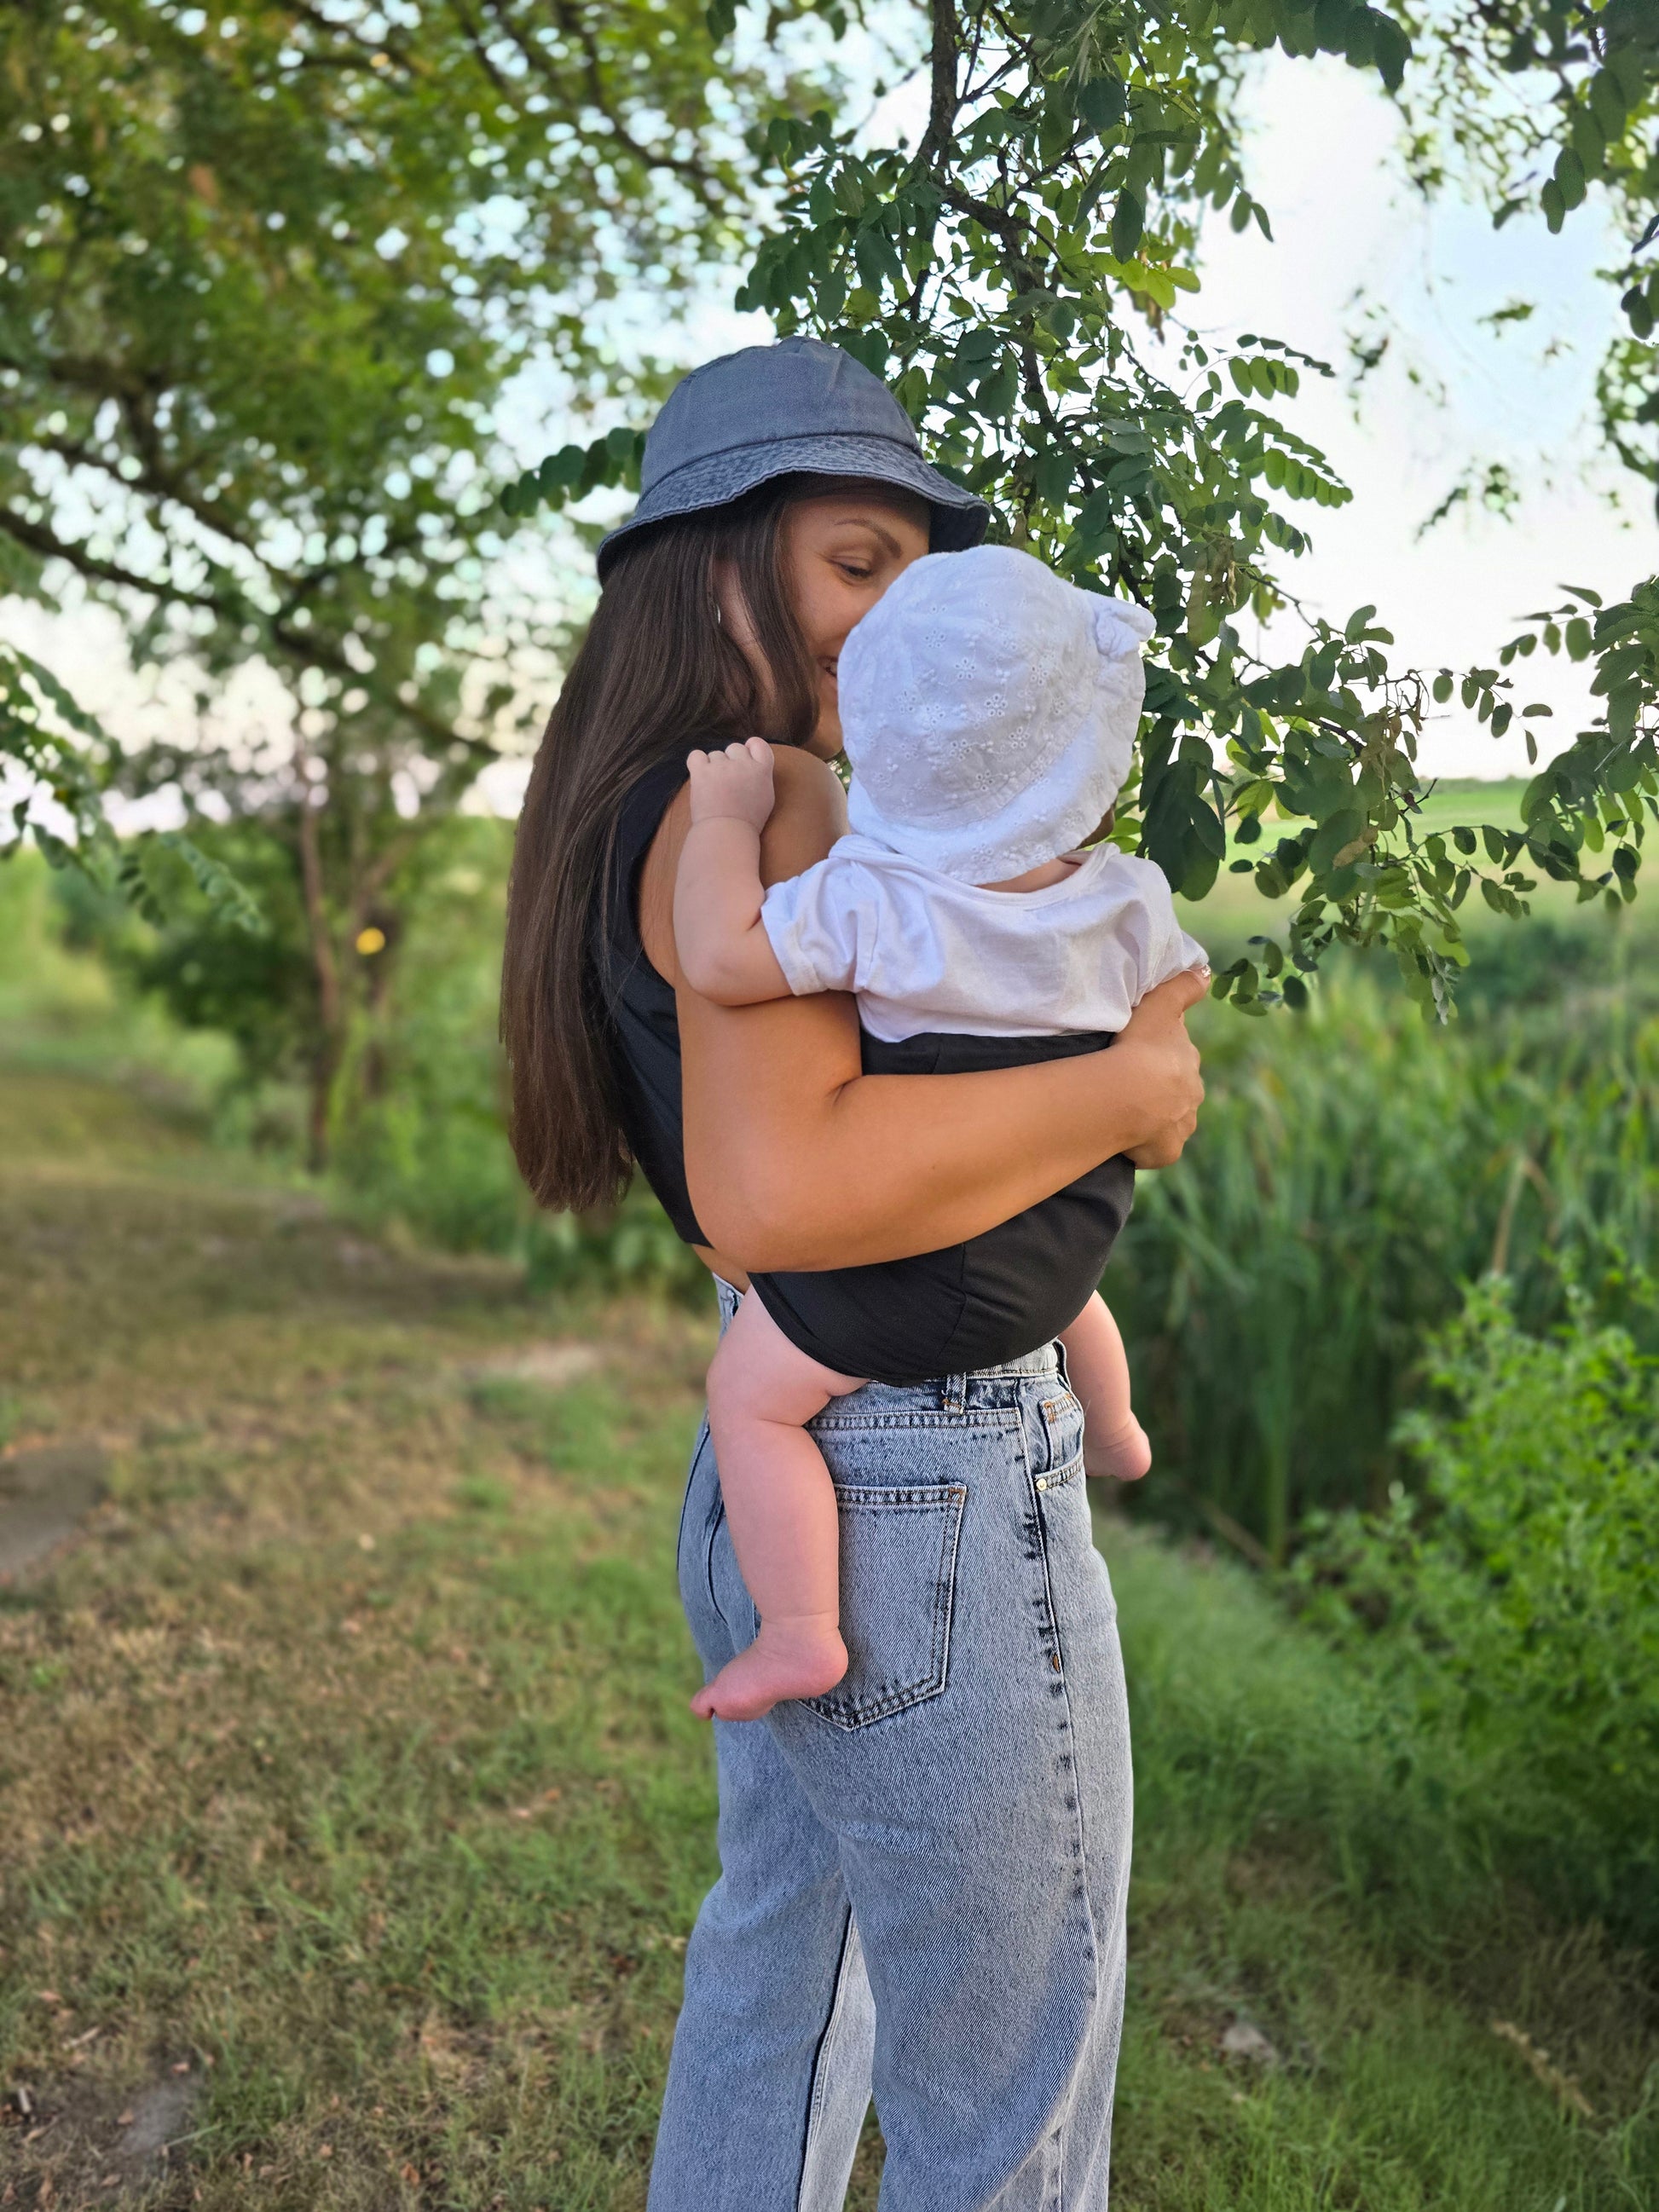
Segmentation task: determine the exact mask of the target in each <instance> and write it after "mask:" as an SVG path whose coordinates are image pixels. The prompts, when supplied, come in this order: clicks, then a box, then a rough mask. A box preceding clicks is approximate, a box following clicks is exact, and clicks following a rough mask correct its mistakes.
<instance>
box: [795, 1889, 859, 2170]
mask: <svg viewBox="0 0 1659 2212" xmlns="http://www.w3.org/2000/svg"><path fill="white" fill-rule="evenodd" d="M852 1933H853V1908H852V1905H851V1904H850V1903H849V1904H848V1907H847V1916H846V1918H845V1919H844V1920H843V1921H842V1929H841V1948H840V1950H839V1951H838V1952H837V1953H836V1971H835V1973H834V1975H833V1977H832V1978H831V1980H830V1984H829V2010H828V2011H827V2012H826V2013H825V2015H824V2016H823V2027H822V2028H821V2029H820V2030H819V2032H818V2039H817V2047H816V2048H815V2049H814V2051H813V2052H812V2080H811V2094H810V2095H809V2096H808V2098H807V2100H806V2124H805V2127H804V2128H803V2129H802V2130H801V2139H800V2174H799V2179H798V2180H797V2181H796V2184H795V2212H801V2196H802V2192H803V2191H805V2187H806V2166H807V2159H808V2156H809V2154H810V2153H811V2148H812V2131H813V2130H814V2129H815V2128H816V2127H817V2124H818V2121H819V2119H820V2118H821V2117H822V2114H823V2099H824V2075H823V2058H824V2053H825V2051H827V2050H828V2049H829V2039H830V2037H831V2036H832V2035H833V2034H834V2033H835V2030H836V2021H837V2020H838V2019H839V2018H840V2016H841V2008H842V1999H843V1998H844V1997H845V1996H846V1993H847V1992H846V1987H845V1983H846V1975H847V1952H848V1944H849V1942H851V1940H852Z"/></svg>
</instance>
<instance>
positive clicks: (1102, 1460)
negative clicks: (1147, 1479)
mask: <svg viewBox="0 0 1659 2212" xmlns="http://www.w3.org/2000/svg"><path fill="white" fill-rule="evenodd" d="M1151 1465H1152V1444H1151V1443H1150V1442H1149V1440H1148V1438H1147V1435H1146V1430H1145V1429H1143V1428H1142V1427H1141V1425H1140V1424H1139V1421H1138V1420H1136V1419H1135V1417H1134V1415H1133V1413H1131V1414H1130V1416H1129V1418H1128V1419H1127V1421H1126V1422H1125V1423H1124V1425H1123V1426H1122V1427H1121V1429H1115V1430H1114V1431H1113V1432H1112V1434H1111V1435H1110V1436H1109V1437H1097V1436H1096V1435H1095V1434H1094V1432H1093V1431H1092V1430H1091V1429H1090V1427H1089V1426H1088V1425H1087V1423H1086V1422H1085V1425H1084V1430H1083V1471H1084V1473H1085V1474H1090V1475H1095V1476H1104V1475H1109V1476H1110V1478H1111V1480H1113V1481H1114V1482H1139V1480H1140V1478H1141V1476H1142V1475H1143V1474H1146V1470H1147V1468H1149V1467H1150V1466H1151Z"/></svg>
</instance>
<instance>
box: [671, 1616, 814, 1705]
mask: <svg viewBox="0 0 1659 2212" xmlns="http://www.w3.org/2000/svg"><path fill="white" fill-rule="evenodd" d="M846 1672H847V1646H846V1645H845V1644H843V1643H842V1640H841V1631H840V1629H839V1628H838V1627H837V1626H836V1616H835V1614H834V1613H800V1614H797V1615H794V1616H793V1617H792V1616H789V1615H784V1616H782V1617H781V1618H778V1619H775V1620H763V1622H762V1623H761V1631H760V1634H759V1635H758V1636H757V1638H755V1640H754V1642H753V1643H752V1644H750V1647H749V1649H748V1650H746V1651H739V1652H738V1656H737V1657H736V1658H735V1659H731V1660H728V1661H727V1662H726V1665H725V1666H724V1667H722V1668H720V1673H719V1674H716V1675H715V1677H714V1680H713V1681H712V1682H708V1683H706V1684H705V1685H704V1686H703V1687H702V1689H701V1690H699V1691H698V1692H697V1694H696V1697H695V1698H693V1699H692V1700H691V1710H692V1711H693V1712H694V1713H696V1716H697V1717H698V1719H699V1720H705V1721H706V1720H710V1719H720V1720H723V1721H757V1720H759V1718H760V1717H761V1716H762V1714H763V1713H769V1712H770V1711H771V1710H772V1708H773V1706H774V1705H781V1703H782V1701H783V1700H784V1699H786V1698H821V1697H822V1696H823V1693H824V1692H825V1691H826V1690H833V1689H834V1688H835V1686H836V1683H837V1682H839V1681H840V1680H841V1678H842V1675H843V1674H845V1673H846Z"/></svg>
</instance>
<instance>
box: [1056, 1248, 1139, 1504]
mask: <svg viewBox="0 0 1659 2212" xmlns="http://www.w3.org/2000/svg"><path fill="white" fill-rule="evenodd" d="M1060 1342H1061V1343H1062V1344H1063V1345H1064V1346H1065V1347H1066V1378H1067V1380H1068V1381H1069V1382H1070V1383H1071V1386H1072V1389H1073V1392H1074V1394H1075V1395H1076V1396H1077V1397H1078V1399H1079V1401H1081V1404H1082V1407H1083V1465H1084V1468H1085V1472H1086V1473H1087V1474H1109V1475H1113V1476H1115V1478H1116V1479H1117V1480H1118V1481H1119V1482H1139V1480H1140V1478H1141V1476H1142V1475H1143V1474H1146V1470H1147V1468H1149V1467H1150V1466H1151V1465H1152V1445H1151V1444H1150V1443H1148V1442H1147V1440H1146V1431H1145V1429H1143V1428H1142V1427H1141V1425H1140V1424H1139V1421H1138V1420H1136V1419H1135V1417H1134V1409H1133V1407H1132V1406H1131V1405H1130V1403H1129V1362H1128V1359H1127V1357H1126V1355H1125V1353H1124V1350H1123V1339H1122V1338H1121V1336H1120V1335H1119V1334H1118V1328H1117V1323H1116V1322H1115V1321H1114V1320H1113V1319H1112V1316H1111V1310H1110V1308H1109V1306H1108V1305H1107V1304H1106V1301H1105V1300H1104V1299H1103V1297H1101V1295H1100V1293H1099V1291H1096V1293H1095V1295H1094V1297H1091V1299H1090V1301H1089V1303H1088V1304H1087V1305H1086V1306H1085V1307H1084V1309H1083V1311H1082V1312H1081V1313H1080V1314H1079V1316H1078V1317H1077V1319H1076V1320H1075V1321H1074V1322H1073V1323H1072V1326H1071V1327H1070V1328H1066V1329H1062V1330H1061V1331H1060Z"/></svg>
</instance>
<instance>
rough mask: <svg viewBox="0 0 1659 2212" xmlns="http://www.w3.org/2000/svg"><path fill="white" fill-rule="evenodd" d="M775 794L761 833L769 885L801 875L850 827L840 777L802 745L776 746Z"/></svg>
mask: <svg viewBox="0 0 1659 2212" xmlns="http://www.w3.org/2000/svg"><path fill="white" fill-rule="evenodd" d="M772 793H773V800H772V815H771V819H770V820H769V822H768V823H767V825H766V827H765V829H763V831H762V833H761V872H762V874H763V876H764V878H765V879H766V881H767V882H768V883H769V884H773V883H776V882H778V881H780V880H781V878H783V877H785V876H799V875H800V874H803V873H804V872H805V870H806V869H808V868H810V867H811V866H813V865H814V864H815V863H816V862H817V861H819V860H823V857H824V855H825V854H827V853H828V852H829V848H831V846H833V845H834V844H835V842H836V840H837V839H838V838H840V837H842V836H845V834H846V830H847V794H846V793H845V792H844V791H843V790H842V783H841V778H840V777H839V776H838V775H836V771H835V770H834V769H832V768H831V767H830V765H829V763H828V761H821V760H819V759H817V757H815V756H814V755H813V754H811V753H809V752H804V751H803V750H801V748H800V747H799V745H775V746H774V747H773V748H772Z"/></svg>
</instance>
